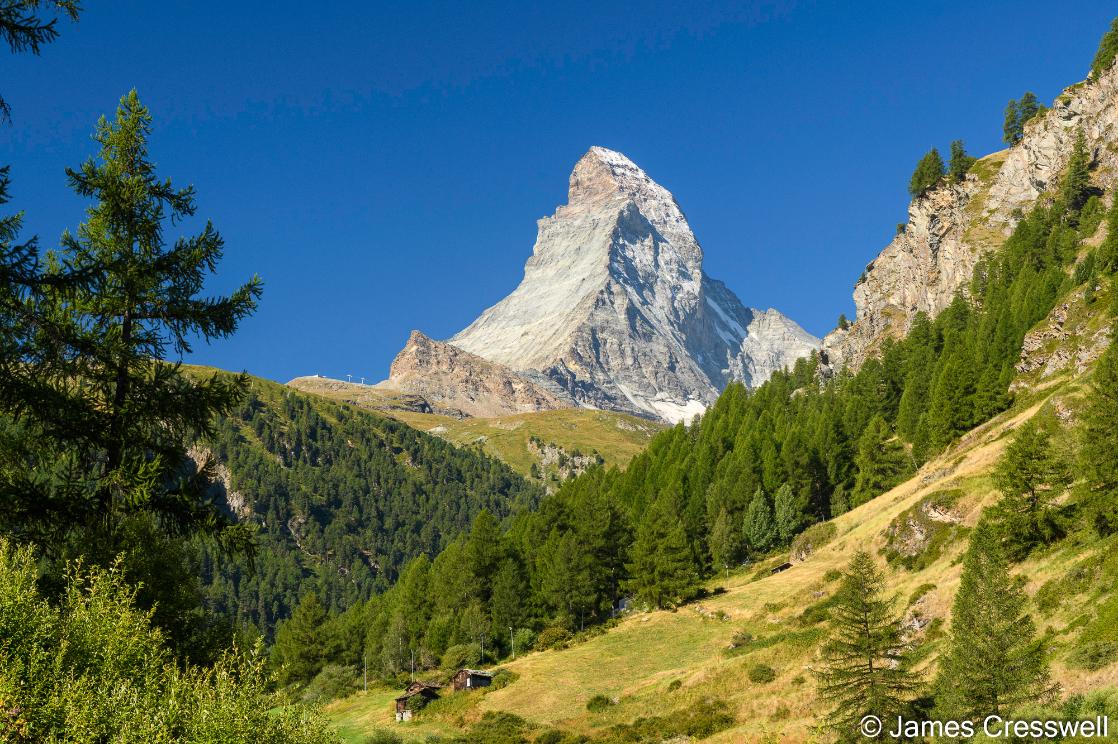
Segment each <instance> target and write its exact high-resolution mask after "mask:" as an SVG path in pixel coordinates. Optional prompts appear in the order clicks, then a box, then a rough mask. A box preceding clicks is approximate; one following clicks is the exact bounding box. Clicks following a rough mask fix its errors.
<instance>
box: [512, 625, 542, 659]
mask: <svg viewBox="0 0 1118 744" xmlns="http://www.w3.org/2000/svg"><path fill="white" fill-rule="evenodd" d="M512 642H513V644H514V645H515V646H516V653H518V654H520V653H527V652H528V651H531V650H532V649H533V648H535V646H536V631H534V630H532V629H531V628H517V629H516V631H515V632H514V633H513V634H512Z"/></svg>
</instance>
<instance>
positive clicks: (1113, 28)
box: [1091, 18, 1118, 78]
mask: <svg viewBox="0 0 1118 744" xmlns="http://www.w3.org/2000/svg"><path fill="white" fill-rule="evenodd" d="M1115 57H1118V18H1115V19H1114V20H1113V21H1111V22H1110V30H1109V31H1107V32H1106V33H1105V34H1103V37H1102V41H1100V42H1099V49H1098V51H1097V52H1095V59H1094V60H1093V61H1092V62H1091V77H1094V78H1098V77H1099V76H1100V75H1102V74H1103V73H1104V72H1106V71H1107V70H1109V69H1110V68H1111V66H1113V64H1114V58H1115Z"/></svg>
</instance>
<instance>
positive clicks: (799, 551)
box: [791, 522, 838, 561]
mask: <svg viewBox="0 0 1118 744" xmlns="http://www.w3.org/2000/svg"><path fill="white" fill-rule="evenodd" d="M837 533H838V530H837V528H836V527H835V523H834V522H819V523H817V524H813V525H812V526H810V527H808V528H807V529H806V530H804V531H803V532H801V533H800V534H798V535H796V538H795V539H794V540H792V548H791V554H792V557H793V558H794V559H796V560H800V561H802V560H804V559H806V558H807V557H808V556H809V555H811V554H812V553H814V552H816V551H817V550H819V549H820V548H821V547H823V546H824V545H826V544H827V543H829V542H830V541H831V540H834V539H835V535H836V534H837Z"/></svg>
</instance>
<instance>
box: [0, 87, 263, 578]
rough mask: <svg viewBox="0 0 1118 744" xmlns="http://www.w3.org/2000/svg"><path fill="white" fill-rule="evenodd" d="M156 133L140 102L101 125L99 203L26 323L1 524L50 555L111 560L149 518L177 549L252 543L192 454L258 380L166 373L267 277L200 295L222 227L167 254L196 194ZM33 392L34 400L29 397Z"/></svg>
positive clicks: (72, 178) (228, 327)
mask: <svg viewBox="0 0 1118 744" xmlns="http://www.w3.org/2000/svg"><path fill="white" fill-rule="evenodd" d="M150 130H151V115H150V113H149V112H148V110H147V109H146V108H145V107H144V106H143V105H142V104H141V103H140V101H139V98H138V97H137V95H136V93H135V91H133V92H131V93H129V94H128V95H126V96H125V97H124V98H122V99H121V102H120V106H119V108H118V109H117V113H116V116H115V118H114V119H113V120H112V121H108V120H106V119H104V118H103V119H102V120H101V121H100V122H99V123H98V125H97V128H96V131H95V134H94V140H95V141H96V142H97V143H98V145H99V148H100V149H99V152H98V154H97V157H96V158H91V159H90V160H88V161H87V162H85V163H84V164H83V165H82V166H81V168H79V169H77V170H72V169H68V170H67V175H68V178H69V182H70V185H71V187H72V188H73V190H74V191H75V192H76V193H77V194H78V195H79V196H80V197H83V198H86V199H91V200H92V202H93V204H92V205H91V206H90V207H89V208H88V210H87V220H86V222H84V223H83V224H82V225H81V226H80V227H79V229H78V231H77V233H76V234H71V233H69V232H67V233H65V234H64V235H63V236H62V241H61V248H60V250H59V251H58V252H57V253H56V254H53V255H52V256H51V257H50V259H49V262H48V267H47V269H46V271H45V272H44V274H43V275H42V276H41V277H40V279H39V282H38V283H39V288H38V290H37V292H36V293H35V296H34V297H33V298H32V299H29V300H28V301H27V302H26V303H25V304H24V307H23V308H22V310H23V313H24V318H25V321H26V322H27V323H29V324H31V325H32V327H33V328H34V329H35V335H34V340H33V344H32V345H31V346H29V347H28V348H25V349H24V350H23V352H22V359H21V362H22V367H21V370H22V371H21V375H17V377H16V380H15V381H14V382H13V380H11V379H7V380H4V381H3V382H0V389H2V388H7V389H6V390H0V403H2V404H3V405H4V411H3V412H4V413H6V414H7V415H8V416H10V417H11V418H12V419H14V420H16V421H18V422H19V423H18V426H19V436H18V438H17V439H18V445H16V446H15V447H13V449H12V450H10V451H9V452H10V454H11V457H10V458H9V459H8V464H9V467H6V468H4V470H3V474H2V475H0V491H2V492H4V495H5V496H8V498H5V499H3V503H4V509H3V512H2V513H0V521H2V522H3V523H4V525H5V527H7V528H8V529H10V530H12V531H14V532H16V533H17V534H20V535H22V536H23V537H24V538H26V539H30V540H33V541H35V542H38V543H39V544H40V545H41V546H43V547H44V548H45V549H46V550H47V551H48V552H52V551H53V552H60V546H62V545H63V544H64V543H65V541H66V538H67V537H70V536H74V537H75V539H74V540H73V541H72V542H71V544H70V546H69V549H70V550H72V551H76V552H80V553H82V554H85V555H87V556H90V557H91V558H93V559H94V560H109V559H111V558H112V557H113V556H115V555H116V554H117V553H118V552H121V551H122V550H124V549H125V547H126V546H125V545H124V544H122V542H121V541H122V540H127V539H128V538H127V536H126V533H127V531H128V529H127V528H128V525H129V523H130V520H133V519H140V520H150V521H152V522H153V523H154V524H155V525H156V526H157V527H158V528H159V530H161V531H162V532H163V533H165V534H167V535H171V536H181V535H189V534H199V533H201V534H208V535H212V536H215V537H217V538H218V539H221V540H224V541H225V542H226V544H227V545H237V546H242V547H243V546H246V545H247V544H248V530H247V528H246V527H243V526H241V525H237V524H235V523H234V522H232V521H231V520H230V518H229V517H228V516H227V515H226V513H225V511H224V510H223V508H222V505H221V504H220V503H219V500H220V499H219V496H218V494H217V491H216V490H215V489H213V488H212V479H213V470H212V463H209V462H203V463H202V465H201V467H199V466H198V465H197V464H196V463H195V462H194V461H193V460H192V459H191V458H190V457H188V453H187V448H188V447H189V446H190V445H191V444H192V443H193V442H194V441H195V440H196V439H197V438H198V437H200V436H205V435H209V434H212V433H213V431H214V428H213V427H214V422H215V419H216V418H217V417H218V416H220V415H224V414H227V413H229V412H231V411H232V410H233V408H234V406H236V405H237V404H238V403H239V402H240V400H241V398H242V396H243V393H244V391H245V389H246V387H247V383H248V380H247V377H244V376H241V377H235V376H228V375H217V374H215V375H211V376H205V375H202V376H198V375H191V374H187V373H186V372H185V371H184V370H183V369H182V368H181V367H180V366H179V365H177V364H173V363H167V362H165V361H164V360H165V359H166V357H167V356H168V352H173V353H174V354H175V355H182V354H185V353H187V352H189V351H190V350H191V346H192V344H193V343H194V342H195V340H196V339H202V340H205V341H209V340H212V339H217V338H222V337H225V336H228V335H230V334H232V333H233V332H234V331H235V330H236V328H237V325H238V323H239V322H240V320H241V319H242V318H244V317H245V316H246V315H248V314H250V313H251V312H252V311H253V310H254V308H255V306H256V301H257V299H258V297H259V296H260V291H261V285H260V281H259V279H255V278H254V279H253V280H252V281H250V282H249V283H247V284H245V285H243V286H241V287H240V288H238V289H236V290H234V292H233V293H232V294H231V295H229V296H227V297H203V296H199V295H200V293H201V292H202V290H203V288H204V283H205V280H206V278H207V276H208V275H209V274H211V273H213V272H214V271H215V270H216V268H217V265H218V262H219V261H220V259H221V256H222V251H223V247H224V244H223V241H222V239H221V236H220V235H219V234H218V232H217V231H216V230H215V229H214V228H213V226H212V225H210V224H208V223H207V224H206V226H205V227H204V228H203V230H202V231H201V232H200V233H199V234H197V235H195V236H192V237H183V238H179V239H177V240H176V241H175V242H174V243H173V244H171V245H168V244H167V243H166V241H165V238H164V227H165V226H166V224H167V223H168V222H171V223H174V222H176V221H178V220H180V219H183V218H186V217H190V216H192V215H193V214H194V212H195V204H194V191H193V189H192V188H185V189H177V188H175V187H173V186H172V185H171V182H170V181H169V180H161V179H159V178H158V177H157V175H156V173H155V167H154V165H153V163H152V162H151V160H150V158H149V156H148V146H147V140H148V136H149V134H150ZM74 277H77V278H78V281H73V278H74ZM21 385H22V392H24V393H27V391H31V394H24V395H22V396H21V395H18V391H19V389H20V386H21ZM11 386H14V387H15V388H16V389H17V394H16V395H11V394H10V390H11ZM6 441H11V440H10V439H9V440H6ZM13 461H14V463H15V464H13ZM36 463H37V464H36ZM75 533H77V534H75Z"/></svg>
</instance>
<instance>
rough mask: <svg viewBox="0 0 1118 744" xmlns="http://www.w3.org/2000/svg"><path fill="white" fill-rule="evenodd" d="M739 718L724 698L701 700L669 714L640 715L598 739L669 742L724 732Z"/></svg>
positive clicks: (618, 742) (617, 743) (612, 743)
mask: <svg viewBox="0 0 1118 744" xmlns="http://www.w3.org/2000/svg"><path fill="white" fill-rule="evenodd" d="M735 722H736V721H735V720H734V716H733V715H732V714H731V713H730V706H729V705H727V704H726V702H725V701H723V700H716V699H706V700H700V701H699V702H697V703H695V704H694V705H691V706H688V707H686V708H681V709H679V710H676V711H672V712H671V713H668V714H667V715H663V716H653V717H650V718H638V719H637V720H635V721H633V722H632V723H623V724H618V725H616V726H611V727H610V728H609V729H608V730H607V731H606V733H605V735H604V736H602V737H601V738H600V739H598V740H597V741H600V742H604V743H605V744H622V742H624V743H625V744H628V743H629V742H644V741H649V742H653V741H666V740H670V739H675V738H680V737H685V736H686V737H691V738H693V739H705V738H707V737H708V736H713V735H714V734H717V733H718V732H719V731H725V730H726V729H728V728H730V727H731V726H733V725H734V723H735Z"/></svg>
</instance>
